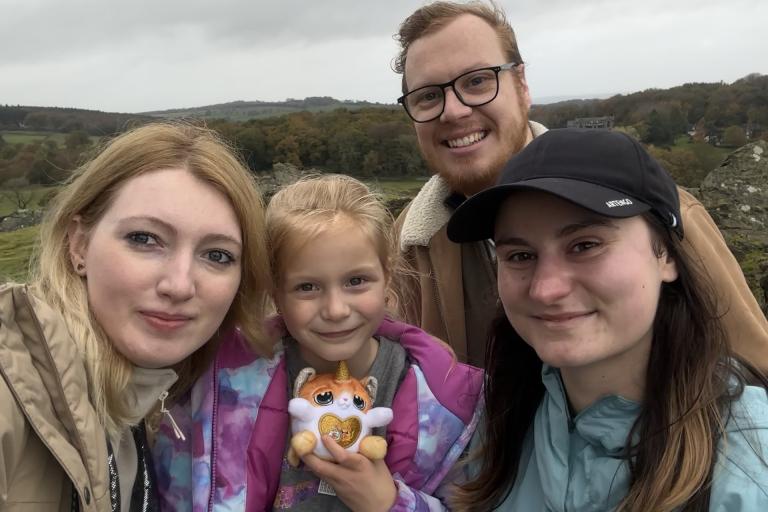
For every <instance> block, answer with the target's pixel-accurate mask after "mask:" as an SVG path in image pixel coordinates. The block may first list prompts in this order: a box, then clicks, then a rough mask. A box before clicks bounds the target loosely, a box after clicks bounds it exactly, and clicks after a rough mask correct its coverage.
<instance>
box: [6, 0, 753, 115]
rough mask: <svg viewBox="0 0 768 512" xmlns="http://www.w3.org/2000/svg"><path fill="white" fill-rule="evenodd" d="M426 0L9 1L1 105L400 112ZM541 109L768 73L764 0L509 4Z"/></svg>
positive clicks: (519, 0) (515, 0)
mask: <svg viewBox="0 0 768 512" xmlns="http://www.w3.org/2000/svg"><path fill="white" fill-rule="evenodd" d="M421 4H422V2H421V1H405V0H375V1H369V0H302V1H299V0H270V1H263V0H218V1H213V0H211V1H205V2H202V1H200V2H198V1H195V0H183V1H182V0H121V1H113V0H0V104H14V105H15V104H21V105H41V106H65V107H77V108H88V109H97V110H105V111H118V112H142V111H148V110H159V109H169V108H177V107H192V106H202V105H209V104H214V103H223V102H227V101H234V100H264V101H280V100H284V99H286V98H304V97H307V96H333V97H335V98H338V99H352V100H368V101H378V102H388V103H391V102H394V100H395V98H397V96H398V95H399V94H398V93H399V75H396V74H395V73H394V72H393V71H392V70H391V62H392V59H393V57H394V56H395V54H396V53H397V46H396V43H395V42H394V40H393V39H392V34H394V33H395V32H396V31H397V28H398V25H399V23H400V22H401V21H402V20H403V19H404V18H405V17H406V16H407V15H408V14H410V13H411V12H412V11H413V10H414V9H416V8H417V7H418V6H419V5H421ZM499 4H500V5H502V6H503V7H504V9H505V10H506V12H507V16H508V18H509V20H510V22H511V23H512V26H513V27H514V29H515V31H516V33H517V37H518V42H519V46H520V51H521V53H522V56H523V59H524V60H525V61H526V63H527V64H526V70H527V71H526V73H527V76H528V83H529V85H530V88H531V92H532V94H533V98H534V102H536V101H537V100H539V101H541V100H544V99H547V98H551V97H553V96H569V97H571V96H577V97H594V96H596V95H605V94H607V93H627V92H634V91H638V90H643V89H647V88H650V87H659V88H666V87H671V86H675V85H680V84H683V83H685V82H717V81H721V80H722V81H725V82H732V81H734V80H736V79H738V78H741V77H742V76H744V75H747V74H749V73H754V72H757V73H763V74H766V73H768V35H766V34H768V28H766V27H768V0H728V1H724V0H644V1H642V2H640V1H637V0H580V1H571V0H539V1H533V0H501V1H500V2H499Z"/></svg>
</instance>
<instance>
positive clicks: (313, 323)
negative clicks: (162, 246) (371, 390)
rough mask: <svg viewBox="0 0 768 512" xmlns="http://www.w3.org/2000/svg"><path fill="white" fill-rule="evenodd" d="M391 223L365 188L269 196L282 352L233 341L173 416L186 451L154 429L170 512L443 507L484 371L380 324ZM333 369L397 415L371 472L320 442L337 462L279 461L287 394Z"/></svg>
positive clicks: (346, 182) (343, 183) (361, 460)
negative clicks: (444, 488)
mask: <svg viewBox="0 0 768 512" xmlns="http://www.w3.org/2000/svg"><path fill="white" fill-rule="evenodd" d="M389 219H390V216H389V215H388V213H387V211H386V209H385V208H384V206H383V205H382V203H381V202H380V201H379V200H378V199H377V198H376V197H375V196H373V195H372V194H371V192H370V191H369V190H368V189H367V187H366V186H365V185H363V184H362V183H360V182H359V181H357V180H354V179H352V178H348V177H345V176H336V175H333V176H323V177H319V178H312V179H307V180H304V181H300V182H298V183H295V184H293V185H291V186H289V187H286V188H285V189H283V190H281V191H280V192H278V193H277V194H276V195H275V196H274V197H273V198H272V200H271V202H270V204H269V207H268V210H267V232H268V238H269V244H270V245H269V250H270V255H271V263H272V271H273V274H274V293H273V296H274V301H275V304H276V305H277V307H278V311H279V312H280V314H281V316H280V317H279V322H278V323H277V324H278V325H277V328H278V329H284V330H283V331H282V334H283V336H282V343H281V344H279V345H278V346H277V349H276V351H275V355H274V356H273V357H272V358H263V357H258V356H257V355H255V354H254V353H253V352H252V351H251V350H249V348H248V347H247V345H246V344H244V343H243V341H242V339H241V337H240V336H238V335H236V334H235V335H233V336H232V337H231V338H230V339H229V340H228V342H226V343H225V344H224V345H223V346H222V348H221V350H220V352H219V354H218V357H217V358H216V360H215V363H214V366H213V367H212V368H211V369H210V370H209V371H208V373H207V374H206V375H204V376H203V377H202V378H201V379H200V380H199V381H198V383H197V385H196V386H195V387H194V389H193V391H192V394H191V397H190V400H189V402H187V403H186V404H183V407H179V408H178V409H177V410H176V411H174V413H173V414H174V417H176V419H177V420H179V422H180V424H181V428H182V430H184V431H186V432H188V433H189V436H188V438H189V441H190V442H189V443H185V442H183V441H181V440H179V439H177V438H176V437H174V436H172V432H171V429H170V428H169V427H168V426H164V427H163V428H162V429H161V431H160V433H159V435H158V438H157V442H156V445H155V453H156V460H157V463H158V464H157V465H158V473H159V480H160V482H161V489H160V490H161V494H162V496H163V501H164V504H165V506H166V507H167V508H168V509H169V510H179V509H184V510H187V509H193V510H204V509H206V508H208V509H210V508H211V507H213V506H215V505H222V506H226V507H228V510H249V511H250V510H270V509H277V510H280V509H291V510H346V509H347V507H348V508H349V509H351V510H360V511H366V512H367V511H373V510H390V509H396V510H435V509H440V508H442V505H441V503H440V501H439V500H438V499H437V498H435V497H433V496H434V495H435V494H436V491H438V487H439V486H440V484H441V483H442V481H443V479H444V477H445V475H446V473H447V472H448V470H449V469H450V468H451V467H452V466H453V464H454V462H455V461H456V460H457V458H458V457H459V456H460V455H461V453H462V452H463V451H464V449H465V447H466V445H467V443H468V440H469V438H470V437H471V435H472V433H473V431H474V429H475V426H476V421H477V410H478V398H479V394H480V391H481V387H482V373H481V372H480V370H478V369H476V368H472V367H470V366H466V365H463V364H459V363H457V362H456V361H455V359H454V357H453V354H452V353H451V352H450V351H449V349H447V348H446V347H445V346H444V345H443V344H441V343H440V342H438V341H436V340H435V339H434V338H431V337H430V336H429V335H427V334H426V333H424V332H423V331H421V330H419V329H418V328H416V327H413V326H409V325H406V324H402V323H398V322H395V321H393V320H390V319H388V318H387V317H386V311H387V303H388V285H389V282H390V279H391V276H392V272H393V269H394V264H393V261H392V258H393V256H392V253H391V251H390V240H389ZM342 360H344V361H346V362H347V364H348V367H349V372H350V373H351V374H352V376H354V377H356V378H359V379H361V378H363V377H365V376H368V375H371V376H373V377H376V379H377V380H378V391H377V393H376V399H375V402H374V407H391V408H392V409H393V411H394V420H393V421H392V423H390V424H389V425H388V426H387V427H386V429H385V433H383V435H385V437H386V440H387V443H388V450H387V456H386V459H385V460H384V461H381V460H379V461H376V462H371V461H370V460H368V459H366V458H365V457H363V456H362V455H360V454H351V453H347V452H346V451H345V450H343V449H342V448H341V447H339V446H338V445H336V444H335V443H334V442H333V441H332V440H330V439H328V438H324V439H323V440H322V442H323V443H324V444H325V446H326V448H327V449H328V450H329V451H330V453H331V454H332V455H333V456H334V458H335V461H326V460H321V459H319V458H318V457H316V456H315V455H312V454H310V455H307V456H305V457H304V458H303V462H304V464H303V465H300V466H299V467H298V468H294V467H293V466H291V465H289V464H288V463H287V461H286V453H287V448H288V439H289V437H290V432H289V417H288V413H287V405H288V400H289V398H290V397H292V396H294V395H293V393H294V389H293V382H294V380H295V378H296V376H297V375H298V373H299V372H300V371H301V370H302V369H303V368H305V367H312V368H314V369H315V370H316V371H317V372H318V373H328V372H331V373H332V372H334V371H335V369H336V367H337V363H338V361H342ZM382 430H384V429H382ZM379 433H380V434H382V432H379ZM163 483H164V484H165V485H163ZM345 505H346V506H345Z"/></svg>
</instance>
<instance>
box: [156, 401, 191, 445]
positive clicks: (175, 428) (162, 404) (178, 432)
mask: <svg viewBox="0 0 768 512" xmlns="http://www.w3.org/2000/svg"><path fill="white" fill-rule="evenodd" d="M166 398H168V392H167V391H163V392H162V393H160V397H159V400H160V413H161V414H165V415H166V416H168V419H169V420H170V422H171V427H172V428H173V433H174V434H175V435H176V439H181V440H182V441H186V440H187V438H186V437H184V432H182V431H181V429H180V428H179V425H177V424H176V420H174V419H173V416H171V411H169V410H168V409H166V407H165V399H166Z"/></svg>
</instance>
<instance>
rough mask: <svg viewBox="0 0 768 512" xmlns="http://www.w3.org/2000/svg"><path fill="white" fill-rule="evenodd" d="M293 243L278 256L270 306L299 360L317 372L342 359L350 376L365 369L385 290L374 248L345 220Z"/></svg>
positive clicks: (373, 352) (373, 349)
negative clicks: (293, 247)
mask: <svg viewBox="0 0 768 512" xmlns="http://www.w3.org/2000/svg"><path fill="white" fill-rule="evenodd" d="M295 245H297V246H298V249H296V250H291V249H286V250H285V251H284V254H283V255H282V256H281V258H282V261H281V262H280V265H279V267H280V275H279V276H278V286H277V289H276V292H275V302H276V303H277V305H278V307H279V308H280V310H281V311H282V314H283V318H284V320H285V325H286V327H287V328H288V332H290V334H291V336H293V337H294V338H295V339H296V341H298V342H299V344H300V345H301V352H302V357H304V360H305V361H306V362H307V363H309V364H311V365H312V366H313V367H314V368H315V369H316V370H317V371H319V372H321V373H322V372H332V371H334V370H335V368H336V364H335V363H336V361H341V360H346V361H347V362H348V364H349V367H350V369H351V371H352V373H353V374H356V373H358V372H360V371H363V372H365V371H367V369H368V368H369V367H370V365H371V364H372V363H373V358H374V357H375V355H376V347H377V346H378V345H377V343H376V341H375V340H374V339H373V338H372V336H373V334H374V332H376V329H377V328H378V327H379V324H380V323H381V321H382V320H383V318H384V313H385V293H386V288H387V276H386V273H385V272H384V268H383V267H382V265H381V261H380V259H379V255H378V254H377V252H376V247H375V245H374V244H373V243H372V241H371V239H370V237H369V236H368V235H367V234H366V233H365V232H364V231H363V230H362V229H360V227H359V226H358V225H356V224H355V223H354V222H351V221H349V220H346V219H337V220H336V221H334V222H333V223H332V224H331V225H330V226H329V227H328V228H326V229H324V230H322V231H321V232H320V233H319V234H318V235H316V236H315V237H313V238H312V239H311V240H309V241H306V242H304V243H300V244H295Z"/></svg>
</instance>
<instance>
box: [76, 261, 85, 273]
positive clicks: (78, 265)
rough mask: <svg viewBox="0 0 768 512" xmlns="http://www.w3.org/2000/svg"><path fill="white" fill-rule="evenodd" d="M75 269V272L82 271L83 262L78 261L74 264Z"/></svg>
mask: <svg viewBox="0 0 768 512" xmlns="http://www.w3.org/2000/svg"><path fill="white" fill-rule="evenodd" d="M75 270H77V272H78V273H80V272H82V271H83V270H85V263H78V264H77V265H76V266H75Z"/></svg>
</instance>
